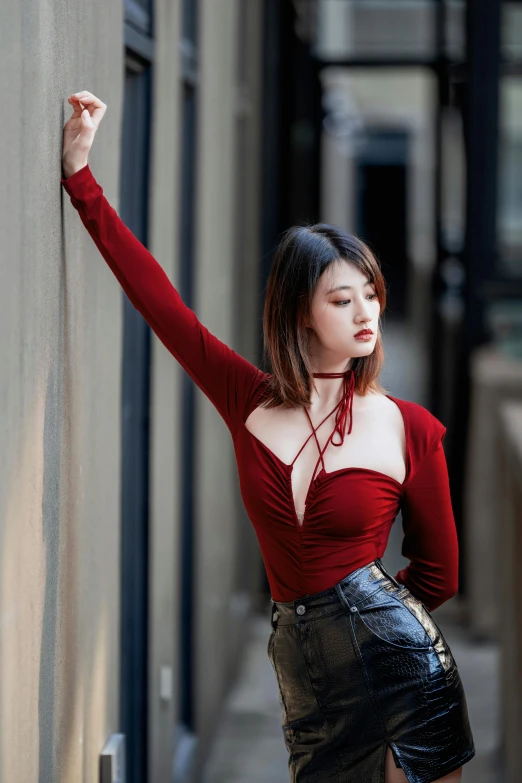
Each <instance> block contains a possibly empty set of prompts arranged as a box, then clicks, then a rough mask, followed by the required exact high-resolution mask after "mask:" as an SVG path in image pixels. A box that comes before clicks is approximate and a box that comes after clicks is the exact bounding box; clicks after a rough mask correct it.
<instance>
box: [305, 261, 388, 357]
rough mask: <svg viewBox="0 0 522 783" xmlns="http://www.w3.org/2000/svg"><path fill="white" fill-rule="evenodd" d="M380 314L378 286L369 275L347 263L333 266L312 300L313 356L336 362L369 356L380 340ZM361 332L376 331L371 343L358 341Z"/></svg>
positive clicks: (318, 285)
mask: <svg viewBox="0 0 522 783" xmlns="http://www.w3.org/2000/svg"><path fill="white" fill-rule="evenodd" d="M379 313H380V303H379V300H378V299H377V293H376V289H375V286H374V285H373V284H371V283H368V281H367V277H366V275H365V274H364V273H363V272H361V271H360V270H359V269H358V268H357V267H356V266H355V265H354V264H351V263H349V262H347V261H344V260H341V261H336V262H334V263H333V264H330V266H329V267H328V268H327V269H326V270H325V271H324V272H323V274H322V275H321V277H320V278H319V282H318V284H317V288H316V291H315V294H314V297H313V301H312V322H311V324H310V327H311V329H312V331H313V335H312V336H311V340H310V350H311V353H312V354H313V355H315V356H319V357H321V358H328V360H329V361H333V362H336V361H340V362H342V361H343V360H346V359H348V358H356V357H358V356H368V355H369V354H371V353H372V351H373V349H374V348H375V343H376V341H377V337H378V331H379ZM362 329H371V331H372V332H373V334H372V335H371V336H370V338H369V339H368V340H360V339H356V338H355V335H356V334H357V332H360V331H361V330H362Z"/></svg>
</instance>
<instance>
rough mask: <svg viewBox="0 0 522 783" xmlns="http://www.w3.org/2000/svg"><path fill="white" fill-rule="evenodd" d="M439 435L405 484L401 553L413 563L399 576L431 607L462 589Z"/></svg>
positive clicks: (447, 480)
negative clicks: (409, 480)
mask: <svg viewBox="0 0 522 783" xmlns="http://www.w3.org/2000/svg"><path fill="white" fill-rule="evenodd" d="M440 427H441V428H442V429H440V430H439V433H438V435H437V437H436V440H435V442H434V443H433V444H432V446H431V448H430V449H429V451H428V453H427V454H426V456H425V457H424V459H423V460H422V462H421V464H420V466H419V468H418V469H417V471H416V472H415V475H414V476H413V477H412V480H411V482H408V484H407V485H406V487H405V491H404V494H403V500H402V505H401V508H402V524H403V529H404V539H403V543H402V550H401V554H402V555H403V556H404V557H407V558H408V559H409V560H410V561H411V562H410V564H409V565H408V566H407V567H406V568H403V569H402V570H401V571H399V572H398V573H397V574H396V575H395V578H396V579H397V581H398V582H401V583H402V584H405V585H406V587H408V588H409V589H410V591H411V593H412V594H413V595H414V596H415V597H416V598H418V599H420V600H421V601H422V602H423V603H424V604H425V605H426V607H427V608H428V609H429V610H430V611H431V610H432V609H436V608H437V607H438V606H440V605H441V604H443V603H444V602H445V601H447V600H448V599H449V598H451V597H452V596H454V595H455V594H456V592H457V590H458V559H459V557H458V556H459V549H458V540H457V531H456V528H455V520H454V517H453V509H452V505H451V495H450V486H449V476H448V468H447V464H446V455H445V453H444V448H443V446H442V439H443V438H444V435H445V434H446V428H445V427H444V426H443V425H442V424H440Z"/></svg>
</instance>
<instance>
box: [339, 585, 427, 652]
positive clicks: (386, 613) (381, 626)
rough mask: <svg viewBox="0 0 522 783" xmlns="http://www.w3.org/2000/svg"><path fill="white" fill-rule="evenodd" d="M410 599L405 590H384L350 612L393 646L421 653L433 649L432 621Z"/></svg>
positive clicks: (415, 601)
mask: <svg viewBox="0 0 522 783" xmlns="http://www.w3.org/2000/svg"><path fill="white" fill-rule="evenodd" d="M411 599H413V600H412V601H410V600H409V597H408V596H406V595H405V594H404V592H403V590H398V591H397V592H393V591H390V589H389V588H383V589H382V590H379V591H378V592H377V593H373V594H372V596H371V597H369V598H367V599H365V600H364V601H362V602H360V603H359V604H358V605H355V606H352V607H350V611H351V612H357V614H358V616H359V619H360V620H361V622H362V623H363V624H364V625H365V626H366V628H367V629H368V630H369V631H370V632H371V633H372V634H373V635H374V636H376V637H377V638H378V639H379V640H380V641H381V642H384V643H385V644H387V645H390V646H391V647H395V648H399V649H403V650H415V651H418V652H422V651H428V650H431V649H433V645H434V634H433V633H432V634H430V633H428V630H432V625H431V623H430V622H429V620H430V619H431V618H430V617H429V615H428V616H427V617H426V616H425V615H424V614H423V613H424V612H426V609H424V607H423V606H422V604H421V603H420V602H417V599H414V598H413V596H411ZM432 622H433V621H432ZM439 634H440V631H439Z"/></svg>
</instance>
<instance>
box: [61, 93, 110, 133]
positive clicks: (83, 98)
mask: <svg viewBox="0 0 522 783" xmlns="http://www.w3.org/2000/svg"><path fill="white" fill-rule="evenodd" d="M69 101H72V103H73V106H74V113H73V117H75V116H78V117H79V116H80V115H81V113H82V111H83V109H87V111H88V112H89V114H90V116H91V119H92V120H93V121H94V122H95V123H96V125H99V123H100V121H101V119H102V117H103V115H104V114H105V111H106V109H107V105H106V104H105V103H103V101H101V100H100V99H99V98H97V97H96V95H93V94H92V92H88V91H87V90H83V91H82V92H75V93H74V94H73V95H71V96H70V98H69Z"/></svg>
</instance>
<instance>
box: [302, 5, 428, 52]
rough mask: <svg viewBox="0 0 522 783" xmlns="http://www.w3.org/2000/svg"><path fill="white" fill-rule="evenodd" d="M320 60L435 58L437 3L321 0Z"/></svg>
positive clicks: (319, 21)
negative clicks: (390, 57)
mask: <svg viewBox="0 0 522 783" xmlns="http://www.w3.org/2000/svg"><path fill="white" fill-rule="evenodd" d="M317 21H318V30H317V51H318V54H319V56H321V57H328V58H332V59H333V58H336V59H341V58H348V57H356V56H370V55H371V56H375V57H379V56H381V57H384V56H392V55H393V56H397V57H404V56H409V57H412V56H415V55H416V56H422V57H432V56H433V55H434V53H435V52H434V46H435V40H434V31H435V24H434V23H435V3H434V2H433V0H319V4H318V20H317Z"/></svg>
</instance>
